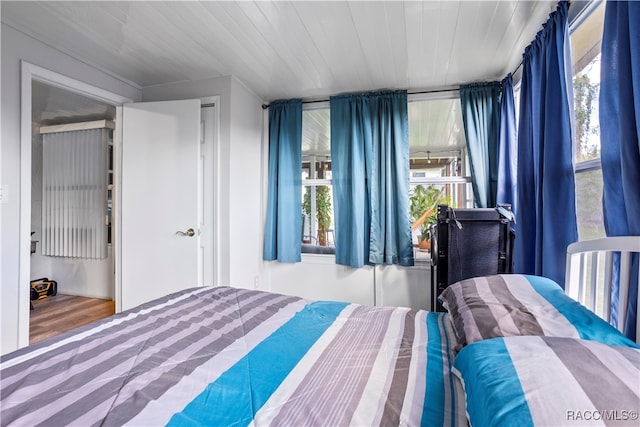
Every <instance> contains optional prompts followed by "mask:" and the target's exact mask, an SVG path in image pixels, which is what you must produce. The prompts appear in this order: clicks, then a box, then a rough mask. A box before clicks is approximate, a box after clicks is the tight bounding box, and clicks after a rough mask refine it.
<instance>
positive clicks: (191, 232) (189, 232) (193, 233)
mask: <svg viewBox="0 0 640 427" xmlns="http://www.w3.org/2000/svg"><path fill="white" fill-rule="evenodd" d="M176 234H178V235H180V236H189V237H193V236H195V235H196V232H195V231H194V230H193V228H190V229H188V230H187V231H176Z"/></svg>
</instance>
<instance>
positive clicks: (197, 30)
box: [0, 0, 556, 158]
mask: <svg viewBox="0 0 640 427" xmlns="http://www.w3.org/2000/svg"><path fill="white" fill-rule="evenodd" d="M0 7H1V9H0V11H1V17H2V22H3V23H5V24H7V25H9V26H11V27H13V28H15V29H17V30H19V31H22V32H24V33H26V34H29V35H31V36H33V37H34V38H36V39H38V40H40V41H42V42H44V43H46V44H48V45H50V46H53V47H56V48H57V49H59V50H61V51H63V52H65V53H68V54H69V55H71V56H73V57H75V58H78V59H80V60H82V61H84V62H86V63H88V64H91V65H94V66H97V67H99V68H100V69H102V70H105V71H107V72H109V73H111V74H113V75H115V76H117V77H119V78H122V79H124V80H126V81H128V82H131V83H133V84H135V85H137V86H139V87H141V88H145V87H149V86H154V85H162V84H167V83H173V82H179V81H187V80H198V79H204V78H209V77H218V76H227V75H234V76H236V77H237V78H238V79H240V80H241V81H242V82H244V84H246V85H247V87H249V88H250V89H251V90H252V91H254V92H255V93H256V94H257V95H258V96H259V97H260V98H261V99H262V100H263V101H265V102H270V101H272V100H275V99H286V98H297V97H302V98H307V99H320V98H326V97H328V96H329V95H334V94H338V93H342V92H357V91H367V90H376V89H400V88H402V89H409V91H410V92H411V91H420V90H433V89H443V88H457V87H458V85H459V84H462V83H469V82H474V81H489V80H500V79H502V78H503V77H504V76H506V75H507V73H509V72H511V71H513V70H514V69H516V67H517V66H518V64H519V63H520V61H521V58H522V52H523V51H524V48H525V47H526V46H527V45H528V44H529V43H530V42H531V41H532V40H533V39H534V37H535V35H536V33H537V32H538V31H539V30H540V29H541V25H542V23H543V22H544V21H546V19H547V17H548V14H549V13H550V12H552V11H553V10H554V9H555V7H556V2H555V1H529V0H513V1H373V2H371V1H274V2H270V1H237V2H236V1H205V2H193V1H187V2H164V1H152V2H147V1H117V2H116V1H105V2H100V1H89V2H83V1H73V2H58V1H55V2H53V1H44V2H10V1H2V2H1V4H0ZM43 102H44V101H43ZM58 102H61V101H58ZM49 103H52V101H49ZM53 104H56V103H55V102H53ZM409 114H410V116H411V120H412V121H411V123H413V126H412V127H411V129H410V141H411V142H410V144H411V151H412V155H420V153H421V156H422V157H424V158H427V156H429V153H427V152H430V155H431V157H432V158H435V157H438V156H439V154H438V153H442V154H441V155H442V156H456V154H455V151H456V150H459V149H460V148H461V147H462V146H463V145H464V136H463V134H462V121H461V116H460V111H459V102H458V101H457V100H451V99H444V100H441V101H438V102H433V103H429V104H424V103H423V104H416V103H412V104H410V111H409ZM68 116H69V115H68V114H67V117H66V120H70V118H69V117H68ZM328 120H329V116H328V114H320V115H317V116H316V117H314V119H313V123H315V124H314V127H311V126H307V128H306V129H305V135H307V136H305V144H306V148H305V153H306V154H316V155H327V154H328V151H329V142H328V141H329V140H328V138H329V135H328V132H329V131H328ZM447 150H449V152H450V153H449V154H446V153H447ZM416 153H417V154H416ZM451 153H453V154H451Z"/></svg>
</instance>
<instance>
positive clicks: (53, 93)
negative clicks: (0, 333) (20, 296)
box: [29, 79, 116, 344]
mask: <svg viewBox="0 0 640 427" xmlns="http://www.w3.org/2000/svg"><path fill="white" fill-rule="evenodd" d="M115 119H116V107H115V106H114V105H110V104H108V103H105V102H103V101H100V100H96V99H93V98H90V97H87V96H84V95H81V94H79V93H77V92H73V91H70V90H68V89H65V88H60V87H57V86H53V85H51V84H47V83H45V82H42V81H39V80H35V79H34V80H32V83H31V123H32V132H31V139H32V145H31V230H30V233H31V249H30V277H29V280H30V283H31V285H32V286H35V288H37V289H40V292H37V291H35V290H31V289H30V299H31V300H34V298H37V297H40V298H42V299H38V300H34V301H32V302H31V310H30V316H29V317H30V328H29V336H30V338H29V342H30V343H31V344H33V343H34V342H36V341H37V340H38V339H41V338H42V337H47V336H53V335H54V334H57V333H60V332H65V331H66V330H70V329H73V328H74V327H78V326H81V325H83V324H85V323H88V322H90V321H95V320H99V319H101V318H104V317H107V316H110V315H112V314H114V313H115V310H114V305H113V303H112V301H113V300H114V297H115V273H114V253H113V245H112V243H113V242H112V240H111V236H113V234H112V233H111V232H110V231H111V227H112V224H111V217H112V215H111V211H112V206H113V205H112V197H111V196H112V194H113V179H112V177H113V162H112V160H111V159H112V155H111V154H112V153H113V131H112V129H109V128H107V127H104V128H102V129H95V130H94V132H95V131H100V132H101V134H102V135H103V136H104V139H105V140H104V141H100V140H99V141H96V142H94V144H97V145H98V146H99V147H103V149H98V151H99V152H101V153H102V155H105V154H106V155H107V156H106V157H108V158H109V161H108V164H107V162H104V159H100V160H99V161H98V162H96V161H95V160H91V159H88V160H89V162H90V163H94V166H93V167H92V169H95V171H93V172H94V173H98V174H100V175H104V177H103V179H102V180H101V181H102V183H101V184H102V185H101V187H102V188H97V189H94V190H90V191H91V192H93V193H94V194H95V193H96V192H97V193H98V194H97V197H98V198H101V195H100V193H102V194H103V196H102V197H103V198H104V200H103V203H100V202H99V203H98V206H97V209H96V208H94V209H86V208H85V211H87V212H86V213H88V214H89V215H90V217H92V218H95V220H94V221H93V223H94V224H95V223H97V227H98V229H99V230H100V231H101V233H99V234H100V238H101V239H100V240H101V242H102V243H99V244H98V246H99V247H102V248H105V249H103V250H101V251H100V254H94V256H87V255H84V256H73V254H67V255H61V254H56V255H57V256H52V255H54V254H52V253H51V252H52V251H51V248H52V247H56V246H59V245H57V244H56V242H55V241H53V242H52V240H55V239H52V237H54V236H55V235H58V234H59V233H55V232H53V230H55V229H56V227H59V226H60V224H57V225H54V224H53V223H52V220H51V219H52V217H55V216H60V217H61V216H62V215H53V214H52V213H51V211H52V209H51V206H50V205H52V204H56V203H50V202H48V200H51V196H52V195H53V196H54V197H55V198H56V199H58V195H59V194H63V196H62V198H67V199H71V198H73V199H74V200H75V202H69V204H68V206H67V209H64V212H63V213H64V214H65V215H68V214H69V213H71V212H78V209H77V207H78V204H77V203H78V202H80V203H82V202H85V206H87V205H86V200H87V195H88V193H89V191H87V190H84V189H72V188H67V189H65V190H64V191H62V192H61V191H60V190H52V189H50V186H45V185H44V184H43V182H45V181H47V178H45V175H46V174H43V170H44V169H45V163H47V162H50V160H49V159H50V158H51V156H47V155H46V154H44V151H45V150H44V145H45V144H44V140H45V138H48V139H49V140H51V139H52V138H57V139H58V140H57V141H55V142H49V143H48V144H51V145H53V146H56V145H58V146H59V145H60V144H64V142H63V141H62V140H60V139H61V138H64V137H61V135H68V137H71V135H72V134H80V133H86V132H91V131H87V130H77V128H79V127H82V128H86V127H87V126H86V124H87V123H95V124H94V126H96V128H97V127H100V126H103V125H101V123H104V126H106V125H107V124H110V123H114V121H115ZM47 132H55V133H47ZM75 138H76V140H77V141H78V142H82V144H81V145H82V146H86V145H87V144H88V142H86V141H85V140H84V139H82V140H78V139H77V138H78V137H75ZM83 141H85V142H83ZM105 144H107V146H105ZM51 145H48V147H51ZM49 149H51V148H49ZM54 151H55V149H54ZM72 153H73V152H72V151H69V152H68V154H72ZM64 157H65V158H63V159H62V162H64V163H66V162H68V161H69V160H68V158H69V157H73V156H64ZM86 162H87V159H85V160H84V161H83V162H78V161H77V162H73V163H72V164H73V166H72V167H71V168H68V169H72V170H73V169H75V170H76V171H77V170H78V169H79V168H81V167H83V165H82V164H81V163H85V166H86ZM70 163H71V162H70ZM70 163H68V164H67V165H69V164H70ZM100 166H102V168H101V167H100ZM85 175H86V171H85ZM74 178H75V180H77V182H76V183H75V184H79V186H81V187H92V186H88V185H86V184H87V181H86V178H85V179H84V180H80V179H79V177H78V175H77V174H75V173H74V174H71V176H69V175H67V176H65V180H69V179H74ZM94 178H95V177H94ZM94 198H95V195H94ZM56 211H57V212H60V213H62V211H61V210H60V208H58V209H56ZM92 211H93V212H92ZM82 216H85V217H86V215H82ZM101 218H105V220H101ZM76 219H77V218H76ZM86 219H87V218H83V222H84V221H86ZM65 222H67V221H65ZM72 222H73V223H74V224H73V225H72V224H70V223H72ZM43 224H48V225H49V226H48V227H47V228H46V229H43ZM84 224H85V225H83V224H80V223H79V222H76V221H73V220H72V221H68V223H67V224H64V225H63V230H65V231H66V233H67V235H69V236H70V238H69V239H64V240H65V243H69V242H72V243H73V244H74V245H73V246H86V243H85V242H82V239H81V236H83V235H84V236H87V235H89V234H90V231H91V230H89V231H88V230H87V229H86V222H84ZM94 226H95V225H94ZM58 229H59V228H58ZM46 230H52V231H50V232H47V231H46ZM94 231H95V230H94ZM45 234H47V235H46V236H45ZM60 234H63V233H60ZM45 240H46V241H49V242H51V243H50V244H49V245H47V248H46V250H45V247H44V245H43V244H44V243H45ZM83 243H85V244H84V245H83ZM62 252H64V251H62ZM67 252H71V251H67ZM73 297H75V298H73ZM53 299H56V301H52V300H53ZM62 301H64V303H62ZM58 303H61V304H58ZM73 304H75V305H73ZM83 307H86V310H85V308H83ZM96 307H99V308H100V309H96ZM72 312H73V313H72ZM68 314H74V315H76V314H78V315H76V316H75V317H69V316H67V315H68ZM80 314H81V315H80ZM43 320H44V321H43Z"/></svg>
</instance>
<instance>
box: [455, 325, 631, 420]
mask: <svg viewBox="0 0 640 427" xmlns="http://www.w3.org/2000/svg"><path fill="white" fill-rule="evenodd" d="M454 372H455V373H456V375H458V376H460V378H461V379H462V381H463V384H464V388H465V393H466V400H467V412H468V415H469V421H470V424H471V425H472V426H523V427H524V426H533V425H536V426H583V425H630V426H637V425H639V424H640V421H639V420H638V412H639V411H640V349H637V348H631V347H625V346H611V345H606V344H603V343H600V342H596V341H587V340H580V339H573V338H558V337H542V336H520V337H508V338H493V339H489V340H485V341H480V342H476V343H473V344H469V345H468V346H466V347H465V348H463V349H462V350H461V351H460V353H459V354H458V356H457V357H456V359H455V362H454Z"/></svg>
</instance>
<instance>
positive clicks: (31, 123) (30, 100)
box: [18, 61, 132, 347]
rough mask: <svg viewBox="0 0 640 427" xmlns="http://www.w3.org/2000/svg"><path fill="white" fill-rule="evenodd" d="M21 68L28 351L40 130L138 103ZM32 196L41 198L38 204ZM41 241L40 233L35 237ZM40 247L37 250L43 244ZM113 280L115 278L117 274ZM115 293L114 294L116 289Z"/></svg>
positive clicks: (21, 322) (21, 336)
mask: <svg viewBox="0 0 640 427" xmlns="http://www.w3.org/2000/svg"><path fill="white" fill-rule="evenodd" d="M21 68H22V70H21V72H22V84H21V105H22V111H21V150H20V159H21V160H20V162H21V163H20V210H21V218H22V219H23V220H22V221H20V254H21V256H20V272H19V290H18V296H19V298H18V301H19V310H18V346H19V347H24V346H26V345H28V344H29V323H30V317H31V316H30V311H31V310H30V299H31V298H30V282H31V280H32V279H33V278H34V277H33V276H32V261H31V247H32V243H31V241H32V232H34V230H32V228H33V224H34V219H36V221H35V222H37V218H41V209H40V205H39V204H38V201H37V199H38V192H39V191H41V184H38V183H39V182H40V183H41V180H40V179H39V178H38V177H37V176H38V175H37V174H38V172H37V170H38V167H39V163H38V162H37V160H36V163H35V166H36V167H33V166H34V157H35V158H36V159H37V158H38V155H39V153H38V150H39V148H37V146H36V149H35V150H34V137H35V138H37V137H38V136H39V132H38V129H39V127H40V125H42V124H49V123H51V120H55V121H58V122H59V123H60V122H64V121H66V122H67V123H68V122H69V121H80V120H83V119H86V118H92V117H97V116H100V117H101V118H104V117H107V116H109V117H111V116H113V117H114V118H115V116H114V112H115V113H116V114H117V111H116V107H117V106H119V105H122V104H124V103H127V102H132V100H131V99H129V98H125V97H122V96H119V95H116V94H114V93H111V92H108V91H105V90H103V89H100V88H97V87H94V86H92V85H88V84H86V83H83V82H80V81H77V80H74V79H71V78H69V77H66V76H63V75H61V74H58V73H55V72H53V71H50V70H47V69H45V68H41V67H38V66H36V65H33V64H30V63H28V62H25V61H23V62H22V63H21ZM34 113H35V114H34ZM65 116H66V117H65ZM40 157H41V156H40ZM34 174H35V176H34ZM34 190H35V191H34ZM32 195H36V203H35V204H34V203H33V201H32ZM36 235H37V233H34V234H33V236H36ZM34 240H37V239H34ZM35 245H36V248H37V245H38V243H35ZM36 251H37V249H36ZM45 264H46V263H45ZM73 268H74V267H71V268H69V270H73ZM38 269H40V270H38ZM46 269H47V267H46V265H43V264H42V263H40V264H38V263H35V271H34V272H33V273H34V274H39V273H41V272H43V271H51V270H46ZM112 271H113V270H112ZM110 276H111V277H113V273H111V274H110ZM44 277H46V276H44ZM48 279H52V278H50V277H48ZM53 280H55V279H53ZM106 286H109V285H105V287H106ZM110 292H111V293H112V294H113V287H112V288H111V290H110Z"/></svg>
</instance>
